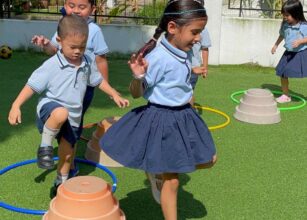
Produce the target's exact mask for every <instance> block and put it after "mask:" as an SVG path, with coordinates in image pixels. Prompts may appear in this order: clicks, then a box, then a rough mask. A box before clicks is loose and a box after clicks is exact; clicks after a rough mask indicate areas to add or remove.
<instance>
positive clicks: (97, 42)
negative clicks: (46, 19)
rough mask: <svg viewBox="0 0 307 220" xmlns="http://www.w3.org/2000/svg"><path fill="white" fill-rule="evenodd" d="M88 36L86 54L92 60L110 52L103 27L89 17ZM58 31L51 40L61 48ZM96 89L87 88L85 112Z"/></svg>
mask: <svg viewBox="0 0 307 220" xmlns="http://www.w3.org/2000/svg"><path fill="white" fill-rule="evenodd" d="M87 23H88V29H89V33H88V38H87V42H86V49H85V52H84V54H85V55H87V56H88V57H90V58H91V60H95V57H96V56H97V55H105V54H107V53H108V52H109V48H108V46H107V44H106V42H105V39H104V35H103V33H102V31H101V28H100V27H99V26H98V25H97V24H95V23H94V20H93V19H92V18H88V20H87ZM57 36H58V33H57V32H56V33H55V34H54V35H53V37H52V40H51V43H52V45H53V46H55V47H57V48H58V49H59V48H60V45H59V44H58V42H57V41H56V37H57ZM94 89H95V87H92V86H88V87H87V90H86V94H85V96H84V104H83V114H84V113H85V112H86V110H87V109H88V107H89V106H90V104H91V102H92V100H93V97H94Z"/></svg>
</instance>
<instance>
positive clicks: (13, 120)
mask: <svg viewBox="0 0 307 220" xmlns="http://www.w3.org/2000/svg"><path fill="white" fill-rule="evenodd" d="M33 94H34V90H33V89H32V88H31V87H30V86H28V85H25V87H23V89H22V90H21V92H20V93H19V95H18V96H17V98H16V99H15V101H14V102H13V104H12V107H11V110H10V113H9V116H8V120H9V123H10V124H11V125H17V124H20V123H21V111H20V108H21V106H22V105H23V104H24V103H25V102H26V101H27V100H28V99H30V98H31V97H32V95H33Z"/></svg>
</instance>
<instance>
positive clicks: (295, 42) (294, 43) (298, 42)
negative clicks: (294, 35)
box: [292, 39, 302, 48]
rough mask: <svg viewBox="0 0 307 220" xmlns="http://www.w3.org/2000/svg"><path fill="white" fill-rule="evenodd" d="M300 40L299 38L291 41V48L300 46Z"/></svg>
mask: <svg viewBox="0 0 307 220" xmlns="http://www.w3.org/2000/svg"><path fill="white" fill-rule="evenodd" d="M301 43H302V42H301V40H300V39H299V40H295V41H293V43H292V48H297V47H298V46H300V45H301Z"/></svg>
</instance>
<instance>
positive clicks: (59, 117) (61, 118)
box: [50, 107, 69, 123]
mask: <svg viewBox="0 0 307 220" xmlns="http://www.w3.org/2000/svg"><path fill="white" fill-rule="evenodd" d="M68 115H69V113H68V110H67V109H66V108H64V107H59V108H56V109H54V110H53V111H52V113H51V115H50V118H52V119H53V120H55V121H57V122H58V123H64V122H65V121H66V120H67V119H68Z"/></svg>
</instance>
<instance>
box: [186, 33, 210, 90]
mask: <svg viewBox="0 0 307 220" xmlns="http://www.w3.org/2000/svg"><path fill="white" fill-rule="evenodd" d="M200 38H201V40H200V42H197V43H196V44H194V45H193V47H192V50H190V51H189V52H188V59H189V60H190V61H191V64H192V68H193V67H198V66H202V64H203V61H202V57H201V55H200V51H201V50H203V49H205V48H209V47H211V39H210V35H209V32H208V29H207V28H206V27H205V28H204V30H203V31H202V32H201V33H200ZM197 80H198V75H196V74H195V73H193V72H192V75H191V80H190V81H191V85H192V88H193V89H194V88H195V86H196V83H197Z"/></svg>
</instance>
